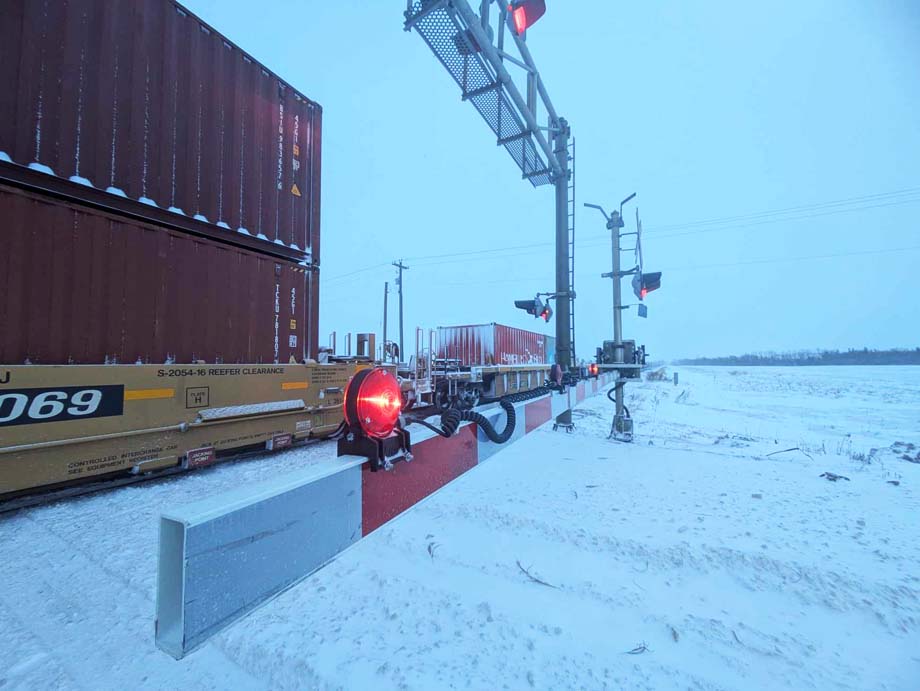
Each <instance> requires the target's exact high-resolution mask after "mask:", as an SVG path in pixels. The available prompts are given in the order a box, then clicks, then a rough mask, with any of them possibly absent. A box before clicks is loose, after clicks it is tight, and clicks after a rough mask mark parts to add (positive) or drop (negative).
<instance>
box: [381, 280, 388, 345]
mask: <svg viewBox="0 0 920 691" xmlns="http://www.w3.org/2000/svg"><path fill="white" fill-rule="evenodd" d="M389 294H390V282H389V281H385V282H384V284H383V357H382V358H381V359H382V360H383V361H384V362H386V359H387V296H388V295H389Z"/></svg>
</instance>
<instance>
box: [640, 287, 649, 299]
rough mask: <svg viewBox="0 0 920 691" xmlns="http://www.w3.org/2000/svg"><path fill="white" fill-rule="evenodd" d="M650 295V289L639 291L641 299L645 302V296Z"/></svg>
mask: <svg viewBox="0 0 920 691" xmlns="http://www.w3.org/2000/svg"><path fill="white" fill-rule="evenodd" d="M646 295H648V288H643V289H642V290H640V291H639V299H640V300H644V299H645V296H646Z"/></svg>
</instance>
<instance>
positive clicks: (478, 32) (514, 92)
mask: <svg viewBox="0 0 920 691" xmlns="http://www.w3.org/2000/svg"><path fill="white" fill-rule="evenodd" d="M448 6H449V7H452V8H453V9H454V10H455V11H456V13H457V14H458V15H459V16H460V17H461V18H462V19H463V23H464V24H466V26H467V28H468V30H469V31H470V33H471V34H473V37H474V38H475V39H476V43H477V44H479V48H480V54H481V55H483V56H484V57H485V58H486V59H487V61H488V63H489V66H490V67H491V68H492V69H493V70H495V73H496V75H497V76H498V78H499V80H500V81H501V82H502V84H504V85H505V91H506V92H507V94H508V95H509V96H510V97H511V100H512V101H514V105H515V106H516V107H517V109H518V111H519V112H520V115H521V116H522V117H523V118H524V121H525V122H526V123H527V128H528V129H530V130H531V131H532V132H533V136H534V139H535V140H536V141H537V143H538V144H539V145H540V148H541V149H542V150H543V153H544V154H545V155H546V158H547V163H548V164H549V166H550V167H551V168H552V169H553V175H554V177H555V176H558V175H562V168H561V167H560V165H559V161H557V160H556V156H555V154H554V153H553V148H552V147H551V146H550V144H549V142H548V141H547V140H546V137H544V136H543V133H542V132H540V127H539V124H538V123H537V120H536V115H535V114H534V113H532V112H531V111H530V109H529V108H528V107H527V102H526V101H525V100H524V97H523V96H521V92H520V91H518V89H517V86H515V84H514V80H513V79H512V78H511V75H510V74H509V73H508V70H506V69H505V65H504V63H503V62H502V59H501V57H500V56H499V54H498V51H497V49H496V48H495V46H493V45H492V41H491V39H490V38H489V36H488V34H487V33H486V32H485V30H484V29H483V28H482V24H481V23H480V22H479V17H477V16H476V13H475V12H473V10H472V9H471V8H470V6H469V4H468V3H467V2H466V0H450V1H449V2H448ZM511 33H512V34H514V32H511ZM516 38H517V37H516ZM528 54H529V53H528ZM530 62H531V64H532V62H533V61H532V59H531V61H530ZM544 91H545V89H541V95H542V93H543V92H544ZM551 105H552V104H550V106H551ZM547 111H548V112H550V111H549V110H548V109H547ZM553 113H555V111H554V110H553V111H551V112H550V115H551V116H552V115H553Z"/></svg>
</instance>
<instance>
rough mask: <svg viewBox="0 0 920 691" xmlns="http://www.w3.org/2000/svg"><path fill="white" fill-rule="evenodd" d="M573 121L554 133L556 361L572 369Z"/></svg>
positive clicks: (561, 419)
mask: <svg viewBox="0 0 920 691" xmlns="http://www.w3.org/2000/svg"><path fill="white" fill-rule="evenodd" d="M570 133H571V131H570V130H569V125H568V123H567V122H566V120H565V118H559V126H558V128H557V129H556V131H555V132H554V133H553V144H554V152H553V153H555V154H556V161H557V162H558V164H559V168H560V169H561V172H560V173H558V174H556V175H555V178H554V180H553V184H554V185H555V187H556V293H557V294H558V295H559V296H560V298H557V300H556V363H557V364H558V365H559V366H560V367H561V368H562V371H563V372H568V371H569V370H570V369H571V368H572V366H573V365H574V363H573V362H572V355H573V353H572V343H571V326H572V322H571V320H572V300H573V298H574V297H575V296H574V295H572V294H570V291H571V290H572V288H573V286H572V285H571V283H572V281H571V276H570V275H569V261H570V257H569V165H568V148H569V135H570ZM556 425H558V426H560V427H564V428H566V429H569V428H571V426H572V411H571V410H566V411H563V412H562V413H560V414H559V416H558V417H557V418H556Z"/></svg>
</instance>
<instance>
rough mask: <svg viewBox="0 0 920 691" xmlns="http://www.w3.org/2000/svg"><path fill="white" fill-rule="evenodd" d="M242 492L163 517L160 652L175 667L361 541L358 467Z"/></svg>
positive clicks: (304, 473) (347, 464)
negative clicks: (217, 636)
mask: <svg viewBox="0 0 920 691" xmlns="http://www.w3.org/2000/svg"><path fill="white" fill-rule="evenodd" d="M364 460H365V459H363V458H356V457H351V456H348V457H343V458H340V459H336V460H335V462H334V463H329V464H327V465H325V466H321V467H311V468H307V469H305V470H301V471H298V472H296V473H292V474H290V475H285V476H283V477H282V478H276V479H273V480H270V481H268V482H264V483H260V484H257V485H251V486H247V487H241V488H239V489H236V490H233V491H231V492H227V493H225V494H222V495H218V496H215V497H210V498H208V499H205V500H202V501H199V502H195V503H192V504H189V505H187V506H183V507H179V508H177V509H175V510H172V511H167V512H165V513H164V514H163V515H162V516H161V518H160V547H159V568H158V573H157V603H156V608H157V621H156V644H157V646H158V647H159V648H161V649H162V650H164V651H166V652H167V653H169V654H170V655H172V656H173V657H175V658H176V659H179V658H181V657H183V656H185V655H187V654H188V653H190V652H191V651H193V650H194V649H195V648H197V647H198V646H199V645H201V644H202V643H204V642H205V641H206V640H207V639H208V638H209V637H210V636H212V635H213V634H214V633H216V632H217V631H219V630H221V629H223V628H224V627H226V626H228V625H230V624H231V623H233V622H234V621H236V620H237V619H239V618H240V617H242V616H243V615H245V614H246V613H247V612H249V611H251V610H252V609H254V608H255V607H257V606H259V605H260V604H262V603H264V602H266V601H267V600H269V599H270V598H272V597H274V596H275V595H277V594H278V593H280V592H281V591H283V590H285V589H286V588H289V587H290V586H292V585H293V584H295V583H297V582H298V581H300V580H301V579H303V578H305V577H306V576H308V575H309V574H311V573H312V572H313V571H316V570H317V569H318V568H320V567H321V566H323V564H325V563H326V562H328V561H329V560H330V559H332V558H333V557H334V556H335V555H336V554H338V553H339V552H341V551H342V550H343V549H345V548H346V547H348V546H349V545H351V544H352V543H353V542H356V541H357V540H359V539H360V538H361V534H362V533H361V464H362V463H363V462H364Z"/></svg>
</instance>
